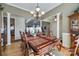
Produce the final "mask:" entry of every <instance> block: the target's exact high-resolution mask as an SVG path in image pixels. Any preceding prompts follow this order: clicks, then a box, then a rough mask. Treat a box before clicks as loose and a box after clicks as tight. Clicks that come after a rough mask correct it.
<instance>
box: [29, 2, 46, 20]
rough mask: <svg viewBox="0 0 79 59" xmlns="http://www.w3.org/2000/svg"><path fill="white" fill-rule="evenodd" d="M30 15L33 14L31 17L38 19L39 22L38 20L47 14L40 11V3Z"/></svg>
mask: <svg viewBox="0 0 79 59" xmlns="http://www.w3.org/2000/svg"><path fill="white" fill-rule="evenodd" d="M30 13H31V15H32V16H33V17H34V18H36V19H37V20H38V19H39V18H41V16H42V15H44V14H45V12H44V11H40V7H39V5H38V3H37V6H36V8H35V10H34V11H31V12H30Z"/></svg>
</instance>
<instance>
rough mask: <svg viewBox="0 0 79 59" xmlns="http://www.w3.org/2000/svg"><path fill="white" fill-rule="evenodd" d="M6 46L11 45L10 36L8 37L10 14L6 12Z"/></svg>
mask: <svg viewBox="0 0 79 59" xmlns="http://www.w3.org/2000/svg"><path fill="white" fill-rule="evenodd" d="M7 44H8V45H11V35H10V13H9V12H7Z"/></svg>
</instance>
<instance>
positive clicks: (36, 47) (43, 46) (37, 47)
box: [28, 36, 54, 55]
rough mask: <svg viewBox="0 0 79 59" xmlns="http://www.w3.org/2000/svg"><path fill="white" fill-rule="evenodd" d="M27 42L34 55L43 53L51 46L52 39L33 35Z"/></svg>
mask: <svg viewBox="0 0 79 59" xmlns="http://www.w3.org/2000/svg"><path fill="white" fill-rule="evenodd" d="M28 44H29V47H30V48H32V49H33V51H34V54H35V55H44V54H46V53H48V52H49V50H51V49H52V48H53V46H54V40H53V39H45V38H41V37H39V36H35V37H32V38H31V40H29V41H28Z"/></svg>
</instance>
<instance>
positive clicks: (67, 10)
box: [42, 3, 79, 32]
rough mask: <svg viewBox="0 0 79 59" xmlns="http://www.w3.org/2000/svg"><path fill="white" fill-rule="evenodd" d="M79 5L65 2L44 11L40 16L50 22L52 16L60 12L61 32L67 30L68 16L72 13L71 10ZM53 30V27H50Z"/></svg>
mask: <svg viewBox="0 0 79 59" xmlns="http://www.w3.org/2000/svg"><path fill="white" fill-rule="evenodd" d="M78 6H79V4H77V3H65V4H61V5H60V6H58V7H56V8H55V9H53V10H51V11H49V12H48V13H46V14H45V15H44V16H43V17H42V18H44V19H46V21H47V20H48V21H50V22H52V18H53V17H52V16H54V15H56V14H57V13H58V12H61V13H62V17H63V18H62V32H69V19H68V16H69V15H71V14H72V13H74V12H73V11H74V10H75V9H76V8H77V7H78ZM52 30H53V29H52Z"/></svg>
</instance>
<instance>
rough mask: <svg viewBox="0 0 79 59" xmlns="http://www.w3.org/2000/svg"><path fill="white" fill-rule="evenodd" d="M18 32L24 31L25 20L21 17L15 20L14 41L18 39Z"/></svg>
mask: <svg viewBox="0 0 79 59" xmlns="http://www.w3.org/2000/svg"><path fill="white" fill-rule="evenodd" d="M19 31H23V32H24V31H25V18H23V17H16V18H15V40H17V39H20V33H19Z"/></svg>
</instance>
